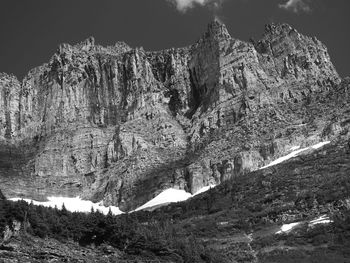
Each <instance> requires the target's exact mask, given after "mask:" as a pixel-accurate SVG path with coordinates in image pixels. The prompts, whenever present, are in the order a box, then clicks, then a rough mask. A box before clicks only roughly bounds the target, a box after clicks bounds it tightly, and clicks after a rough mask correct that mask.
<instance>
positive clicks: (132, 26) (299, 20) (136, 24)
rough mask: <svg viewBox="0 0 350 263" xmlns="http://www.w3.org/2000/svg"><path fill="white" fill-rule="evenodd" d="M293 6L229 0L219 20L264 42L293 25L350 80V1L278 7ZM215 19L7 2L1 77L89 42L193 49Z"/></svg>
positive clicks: (122, 1)
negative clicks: (272, 27) (301, 8)
mask: <svg viewBox="0 0 350 263" xmlns="http://www.w3.org/2000/svg"><path fill="white" fill-rule="evenodd" d="M286 1H287V0H226V2H225V3H224V4H223V5H222V9H221V12H220V15H221V17H222V20H223V21H224V23H225V24H226V25H227V27H228V29H229V31H230V33H231V35H232V36H233V37H235V38H239V39H242V40H249V38H250V37H254V38H255V39H259V38H260V36H261V35H262V33H263V31H264V25H265V24H266V23H270V22H287V23H289V24H291V25H292V26H294V27H295V28H296V29H297V30H298V31H299V32H301V33H303V34H306V35H310V36H316V37H317V38H318V39H320V40H321V41H322V42H323V43H325V44H326V45H327V47H328V50H329V52H330V55H331V57H332V61H333V63H334V64H335V66H336V68H337V70H338V72H339V73H340V75H341V76H343V77H344V76H349V75H350V68H349V65H350V35H349V27H350V15H349V13H350V0H304V1H312V2H309V3H310V6H311V8H312V11H311V12H309V13H303V12H302V13H298V14H296V13H293V12H288V11H286V10H283V9H281V8H279V7H278V5H279V4H281V3H285V2H286ZM212 19H213V14H212V12H211V11H210V10H209V9H208V8H204V7H199V6H197V7H195V8H193V9H191V10H188V12H186V13H181V12H178V11H177V10H176V8H174V6H173V5H172V4H170V3H169V2H168V1H167V0H55V1H54V0H1V9H0V36H1V37H0V40H1V41H0V72H7V73H13V74H15V75H17V76H18V77H19V78H23V76H24V75H25V74H26V73H27V72H28V71H29V70H30V69H31V68H33V67H35V66H39V65H41V64H43V63H45V62H47V61H48V60H49V59H50V57H51V56H52V55H53V53H54V52H55V50H56V49H57V47H58V45H59V44H60V43H70V44H75V43H78V42H81V41H82V40H84V39H86V38H87V37H89V36H94V37H95V39H96V42H97V43H99V44H102V45H113V44H114V43H115V42H116V41H125V42H126V43H128V44H129V45H131V46H132V47H137V46H143V47H144V48H145V49H146V50H160V49H165V48H170V47H181V46H186V45H189V44H192V43H194V42H195V41H196V40H197V39H198V38H199V37H200V36H201V34H202V33H203V32H204V31H205V30H206V27H207V23H208V22H210V21H211V20H212Z"/></svg>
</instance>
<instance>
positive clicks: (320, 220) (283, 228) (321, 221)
mask: <svg viewBox="0 0 350 263" xmlns="http://www.w3.org/2000/svg"><path fill="white" fill-rule="evenodd" d="M332 222H333V221H332V220H331V219H330V218H329V216H328V215H322V216H320V217H318V218H316V219H314V220H311V221H309V222H307V221H301V222H296V223H291V224H284V225H282V226H281V228H280V230H279V231H277V232H276V234H282V233H289V232H290V231H292V230H293V229H294V228H296V227H297V226H298V225H300V224H304V223H308V227H314V226H315V225H319V224H330V223H332Z"/></svg>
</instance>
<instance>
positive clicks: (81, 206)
mask: <svg viewBox="0 0 350 263" xmlns="http://www.w3.org/2000/svg"><path fill="white" fill-rule="evenodd" d="M47 199H48V201H46V202H39V201H35V200H31V199H22V198H11V199H9V200H10V201H19V200H23V201H25V202H27V203H31V202H33V204H34V205H42V206H45V207H52V208H54V207H57V208H58V209H62V206H63V204H64V206H65V207H66V209H67V210H68V211H70V212H91V208H93V209H94V210H95V211H97V210H98V211H100V212H101V213H103V214H105V215H106V214H108V212H109V209H110V210H111V212H112V213H113V214H114V215H120V214H122V213H123V212H122V211H120V209H119V208H118V207H115V206H109V207H106V206H103V205H102V202H100V203H93V202H91V201H86V200H82V199H81V198H80V197H75V198H68V197H55V196H51V197H48V198H47Z"/></svg>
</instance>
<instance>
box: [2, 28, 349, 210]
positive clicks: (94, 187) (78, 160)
mask: <svg viewBox="0 0 350 263" xmlns="http://www.w3.org/2000/svg"><path fill="white" fill-rule="evenodd" d="M340 82H341V79H340V78H339V76H338V74H337V72H336V70H335V69H334V66H333V65H332V63H331V62H330V58H329V55H328V52H327V49H326V47H325V46H324V45H323V44H322V43H321V42H320V41H319V40H317V39H316V38H309V37H306V36H303V35H301V34H300V33H298V32H297V31H296V30H295V29H293V28H291V27H290V26H288V25H286V24H282V25H269V26H266V30H265V34H264V36H263V38H262V40H260V41H258V42H254V43H246V42H243V41H240V40H236V39H233V38H231V36H230V35H229V33H228V31H227V29H226V27H225V26H224V25H223V24H221V23H219V22H217V21H214V22H213V23H211V24H210V25H209V26H208V30H207V32H206V33H205V34H204V35H203V37H202V38H200V40H199V41H198V42H197V43H196V44H194V45H192V46H190V47H187V48H181V49H170V50H165V51H160V52H146V51H144V50H143V49H139V48H137V49H131V48H130V47H128V46H127V45H126V44H124V43H117V44H116V45H115V46H112V47H107V48H104V47H101V46H98V45H95V43H94V39H93V38H90V39H88V40H86V41H85V42H83V43H80V44H78V45H75V46H71V45H68V44H64V45H61V46H60V47H59V49H58V50H57V52H56V54H55V55H54V56H53V57H52V58H51V60H50V61H49V63H47V64H45V65H43V66H41V67H38V68H36V69H33V70H32V71H30V72H29V74H28V75H27V76H26V77H25V78H24V80H23V82H22V83H20V82H19V81H18V80H17V79H16V78H15V77H13V76H9V75H6V74H2V75H0V180H1V188H2V190H3V192H4V193H5V195H6V196H7V197H31V198H35V199H45V198H46V197H47V196H52V195H66V196H77V195H80V196H83V197H85V198H88V199H90V200H93V201H101V200H103V201H104V203H105V204H113V205H116V206H119V207H120V208H121V209H124V210H130V209H134V208H135V207H137V206H139V205H141V204H143V203H145V202H146V201H147V200H149V199H151V198H152V197H154V196H155V195H156V194H158V193H159V192H160V191H162V190H163V189H165V188H169V187H175V188H180V189H186V190H188V191H190V192H192V193H194V192H196V191H197V190H199V189H200V188H202V187H203V186H206V185H209V184H214V183H216V184H218V183H221V182H222V181H225V180H227V179H229V178H231V177H233V176H236V175H239V174H242V173H246V172H249V171H252V170H255V169H257V168H259V167H261V166H263V165H265V164H267V163H268V162H269V161H271V160H273V159H275V158H277V157H279V156H281V155H283V154H285V153H286V152H287V151H288V150H289V149H290V148H291V147H292V146H296V145H306V144H312V143H317V142H319V141H321V140H325V139H332V138H335V137H337V136H339V134H342V135H344V136H345V135H346V134H347V132H348V131H347V124H345V125H343V126H341V125H340V124H339V120H335V119H334V118H332V116H328V115H322V114H320V113H321V112H322V109H323V108H324V107H328V106H327V105H329V104H327V105H326V104H325V102H324V101H323V100H324V98H326V96H325V94H328V93H329V92H333V91H334V90H336V89H337V88H339V87H341V85H340ZM345 82H346V81H345V80H344V83H345ZM342 85H343V86H344V85H345V86H346V84H342ZM346 94H347V93H346ZM320 98H321V99H320ZM325 105H326V106H325ZM336 107H338V108H339V106H338V104H336ZM338 108H337V109H338ZM340 112H341V108H339V111H336V113H335V114H334V116H338V117H339V116H345V115H340ZM342 113H344V112H342ZM334 116H333V117H334Z"/></svg>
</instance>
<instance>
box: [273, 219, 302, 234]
mask: <svg viewBox="0 0 350 263" xmlns="http://www.w3.org/2000/svg"><path fill="white" fill-rule="evenodd" d="M300 224H301V222H297V223H291V224H284V225H283V226H281V229H280V230H279V231H277V232H276V234H282V233H287V232H289V231H291V230H292V229H293V228H295V227H296V226H298V225H300Z"/></svg>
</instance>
